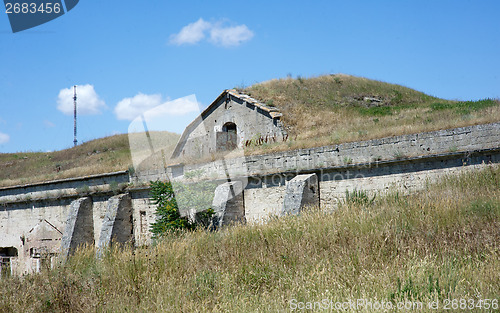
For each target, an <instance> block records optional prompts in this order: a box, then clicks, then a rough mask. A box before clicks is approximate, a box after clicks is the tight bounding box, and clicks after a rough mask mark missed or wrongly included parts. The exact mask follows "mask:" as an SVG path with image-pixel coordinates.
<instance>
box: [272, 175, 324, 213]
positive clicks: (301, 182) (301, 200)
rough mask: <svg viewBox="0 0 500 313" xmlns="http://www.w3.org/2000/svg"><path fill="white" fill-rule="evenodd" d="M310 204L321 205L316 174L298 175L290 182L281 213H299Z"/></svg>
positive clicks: (310, 205)
mask: <svg viewBox="0 0 500 313" xmlns="http://www.w3.org/2000/svg"><path fill="white" fill-rule="evenodd" d="M308 206H309V207H312V206H315V207H318V206H319V186H318V176H317V175H316V174H302V175H297V176H295V177H294V178H293V179H291V180H290V181H289V182H288V184H287V186H286V192H285V198H284V200H283V207H282V208H281V214H280V215H281V216H285V215H288V214H294V215H297V214H299V213H300V211H301V210H302V209H303V208H305V207H308Z"/></svg>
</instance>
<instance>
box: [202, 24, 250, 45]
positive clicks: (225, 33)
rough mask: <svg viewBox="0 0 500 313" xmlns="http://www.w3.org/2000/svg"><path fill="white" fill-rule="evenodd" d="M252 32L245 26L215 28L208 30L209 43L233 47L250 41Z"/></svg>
mask: <svg viewBox="0 0 500 313" xmlns="http://www.w3.org/2000/svg"><path fill="white" fill-rule="evenodd" d="M252 37H253V32H252V31H251V30H250V29H248V27H247V26H246V25H239V26H234V27H220V26H215V27H213V28H212V29H211V30H210V41H211V42H213V43H214V44H216V45H221V46H224V47H234V46H238V45H240V44H241V43H243V42H245V41H248V40H250V39H252Z"/></svg>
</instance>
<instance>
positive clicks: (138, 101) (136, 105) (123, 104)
mask: <svg viewBox="0 0 500 313" xmlns="http://www.w3.org/2000/svg"><path fill="white" fill-rule="evenodd" d="M160 104H161V95H159V94H156V95H145V94H143V93H138V94H137V95H135V96H134V97H132V98H125V99H123V100H121V101H120V102H118V104H117V105H116V107H115V115H116V118H118V119H119V120H130V121H131V120H133V119H134V118H136V117H137V116H139V115H141V114H142V113H144V112H145V111H147V110H149V109H151V108H154V107H156V106H158V105H160Z"/></svg>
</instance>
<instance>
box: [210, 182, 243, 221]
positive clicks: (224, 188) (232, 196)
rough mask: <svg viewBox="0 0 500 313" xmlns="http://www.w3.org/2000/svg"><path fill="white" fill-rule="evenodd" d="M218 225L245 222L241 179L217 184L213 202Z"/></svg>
mask: <svg viewBox="0 0 500 313" xmlns="http://www.w3.org/2000/svg"><path fill="white" fill-rule="evenodd" d="M212 209H213V210H214V211H215V220H216V223H215V224H217V225H216V226H223V225H227V224H229V223H245V222H246V220H245V206H244V198H243V184H242V183H241V181H234V182H227V183H224V184H222V185H219V186H217V188H216V189H215V196H214V200H213V202H212Z"/></svg>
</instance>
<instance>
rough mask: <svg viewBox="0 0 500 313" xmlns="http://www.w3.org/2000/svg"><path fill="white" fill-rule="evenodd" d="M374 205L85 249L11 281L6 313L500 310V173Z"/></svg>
mask: <svg viewBox="0 0 500 313" xmlns="http://www.w3.org/2000/svg"><path fill="white" fill-rule="evenodd" d="M370 198H371V197H370ZM356 199H357V200H360V201H355V200H356ZM363 199H364V198H363V197H354V198H352V200H353V201H351V202H350V203H346V204H344V205H343V206H341V207H340V208H338V209H337V210H335V211H334V212H333V213H323V212H321V211H319V210H317V209H311V210H309V211H307V212H304V213H303V214H302V215H301V216H290V217H287V218H281V219H274V220H272V221H270V222H269V223H267V224H265V225H257V226H237V227H230V228H226V229H224V230H222V231H219V232H212V233H207V232H204V231H198V232H194V233H186V234H183V235H180V236H167V237H166V238H165V239H164V240H162V241H161V242H159V243H158V244H157V245H155V246H153V247H147V248H142V249H137V250H135V251H132V250H130V249H124V250H118V249H115V250H113V251H110V252H109V253H108V254H107V255H106V256H105V257H104V258H103V260H102V261H96V260H95V258H94V251H93V250H92V249H84V250H82V251H80V252H79V253H77V254H76V255H75V256H74V257H73V258H72V259H71V260H70V261H69V263H67V264H66V266H64V267H59V268H56V269H54V270H51V271H45V272H43V273H41V274H37V275H29V276H25V277H22V278H9V279H6V280H3V281H2V284H0V311H1V312H196V311H200V312H212V311H213V312H278V311H288V310H289V309H290V303H291V302H290V301H292V300H293V299H296V300H297V301H303V302H304V301H321V300H323V299H329V300H332V301H347V300H349V299H352V300H356V299H360V298H368V299H378V300H380V301H395V302H397V301H402V300H405V299H413V300H415V301H421V302H423V303H427V302H430V301H431V300H440V301H441V304H442V302H443V301H444V300H445V299H461V298H464V299H475V300H478V299H492V298H497V299H499V298H500V292H499V290H500V274H499V271H500V250H499V246H498V244H499V242H500V227H499V226H500V168H499V167H498V166H497V167H494V166H491V167H488V168H486V169H484V170H482V171H480V172H470V173H468V174H463V175H461V176H459V177H449V178H446V179H444V180H443V181H441V182H440V183H438V184H433V185H429V186H428V187H427V188H426V189H425V190H423V191H422V192H419V193H417V194H414V195H411V196H401V195H398V194H397V193H394V194H391V195H388V196H386V197H378V196H377V197H376V198H375V201H374V202H373V203H369V204H367V202H365V201H363ZM361 311H363V310H361ZM369 311H371V310H366V312H369ZM426 311H427V312H436V311H435V310H427V309H424V310H419V312H426ZM479 311H481V312H483V311H484V310H479Z"/></svg>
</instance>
